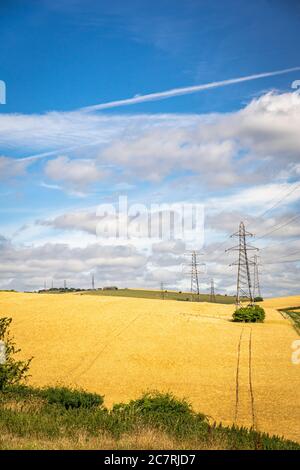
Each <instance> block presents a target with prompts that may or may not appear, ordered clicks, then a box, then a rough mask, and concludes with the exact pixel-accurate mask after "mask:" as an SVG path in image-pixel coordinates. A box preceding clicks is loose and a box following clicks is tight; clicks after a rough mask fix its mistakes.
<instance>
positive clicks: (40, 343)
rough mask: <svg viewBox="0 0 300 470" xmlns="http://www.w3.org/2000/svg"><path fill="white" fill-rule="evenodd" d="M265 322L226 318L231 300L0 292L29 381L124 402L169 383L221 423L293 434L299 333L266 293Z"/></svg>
mask: <svg viewBox="0 0 300 470" xmlns="http://www.w3.org/2000/svg"><path fill="white" fill-rule="evenodd" d="M263 305H264V307H265V309H266V321H265V323H264V324H251V325H247V324H240V323H232V322H230V318H231V314H232V312H233V309H234V307H233V306H232V305H221V304H209V303H205V302H203V303H202V302H201V303H192V302H184V303H183V302H178V301H175V300H165V301H163V300H152V299H141V298H138V299H136V298H122V297H111V296H107V297H105V296H92V295H91V296H88V295H78V294H57V295H56V294H51V295H47V294H43V295H42V294H21V293H4V292H3V293H0V312H1V316H9V317H12V318H13V323H12V333H13V335H14V337H15V340H16V342H17V345H18V346H19V347H20V348H21V349H22V356H24V357H29V356H34V360H33V362H32V365H31V378H30V384H31V385H38V386H44V385H56V384H65V385H71V386H74V387H82V388H84V389H87V390H90V391H94V392H98V393H100V394H103V395H105V403H106V405H107V406H111V405H112V404H113V403H115V402H121V401H128V400H130V399H133V398H136V397H138V396H139V395H140V394H141V393H142V392H143V391H146V390H149V389H150V390H151V389H152V390H153V389H156V390H160V391H171V392H172V393H173V394H175V395H176V396H178V397H186V398H187V399H188V400H189V401H190V402H191V403H192V405H193V407H194V409H195V410H197V411H201V412H203V413H205V414H208V415H209V416H211V418H212V420H215V421H217V422H222V423H223V424H225V425H230V424H233V423H236V424H237V425H243V426H247V427H251V426H253V427H255V428H256V429H257V430H260V431H266V432H269V433H270V434H277V435H280V436H282V435H283V436H284V437H287V438H289V439H293V440H296V441H298V442H300V424H299V423H300V365H296V364H293V363H292V361H291V353H292V348H291V345H292V342H293V341H294V340H296V339H299V337H298V336H297V333H296V332H295V330H294V329H293V327H292V325H291V323H290V321H289V320H288V319H285V318H284V317H283V316H282V315H281V314H280V313H279V312H278V311H277V310H276V308H283V307H289V306H293V305H295V306H296V305H300V296H298V297H293V298H292V297H289V298H287V299H270V300H267V301H265V302H264V303H263Z"/></svg>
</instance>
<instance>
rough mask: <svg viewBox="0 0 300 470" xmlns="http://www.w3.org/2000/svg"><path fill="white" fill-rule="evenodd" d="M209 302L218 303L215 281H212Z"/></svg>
mask: <svg viewBox="0 0 300 470" xmlns="http://www.w3.org/2000/svg"><path fill="white" fill-rule="evenodd" d="M209 301H210V302H216V294H215V283H214V280H213V279H211V280H210V296H209Z"/></svg>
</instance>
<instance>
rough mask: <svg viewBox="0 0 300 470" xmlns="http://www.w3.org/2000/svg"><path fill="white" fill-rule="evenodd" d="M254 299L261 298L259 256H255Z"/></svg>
mask: <svg viewBox="0 0 300 470" xmlns="http://www.w3.org/2000/svg"><path fill="white" fill-rule="evenodd" d="M252 259H253V289H252V291H253V299H255V297H261V290H260V283H259V272H258V264H259V262H258V256H257V255H254V256H253V258H252Z"/></svg>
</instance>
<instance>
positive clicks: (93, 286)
mask: <svg viewBox="0 0 300 470" xmlns="http://www.w3.org/2000/svg"><path fill="white" fill-rule="evenodd" d="M92 289H93V290H95V275H94V273H92Z"/></svg>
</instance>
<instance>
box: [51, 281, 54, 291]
mask: <svg viewBox="0 0 300 470" xmlns="http://www.w3.org/2000/svg"><path fill="white" fill-rule="evenodd" d="M53 287H54V284H53V279H52V283H51V289H53Z"/></svg>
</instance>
